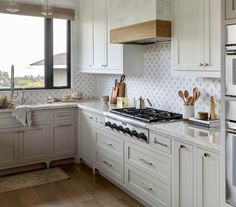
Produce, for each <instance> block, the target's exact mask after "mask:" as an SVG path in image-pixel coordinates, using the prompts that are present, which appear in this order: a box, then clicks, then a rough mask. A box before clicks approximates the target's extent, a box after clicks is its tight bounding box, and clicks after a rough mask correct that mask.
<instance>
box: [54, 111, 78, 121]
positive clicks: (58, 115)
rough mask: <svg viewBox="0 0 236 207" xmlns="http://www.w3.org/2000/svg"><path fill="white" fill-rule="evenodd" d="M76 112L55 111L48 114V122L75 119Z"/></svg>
mask: <svg viewBox="0 0 236 207" xmlns="http://www.w3.org/2000/svg"><path fill="white" fill-rule="evenodd" d="M75 117H76V111H75V110H74V109H66V110H55V111H51V112H50V113H49V120H50V121H59V120H68V119H75Z"/></svg>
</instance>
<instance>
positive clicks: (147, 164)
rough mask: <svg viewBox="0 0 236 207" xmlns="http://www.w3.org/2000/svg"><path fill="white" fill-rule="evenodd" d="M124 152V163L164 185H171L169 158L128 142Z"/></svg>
mask: <svg viewBox="0 0 236 207" xmlns="http://www.w3.org/2000/svg"><path fill="white" fill-rule="evenodd" d="M125 152H126V153H125V161H126V163H129V164H130V165H133V166H134V167H136V168H138V169H140V170H142V171H144V172H146V173H149V174H151V175H153V176H155V178H157V179H158V180H160V181H162V182H164V183H166V184H169V185H170V184H171V160H170V158H168V157H165V156H163V155H160V154H158V153H154V152H150V151H148V150H145V149H144V148H142V147H140V146H138V145H135V144H132V143H129V142H126V143H125Z"/></svg>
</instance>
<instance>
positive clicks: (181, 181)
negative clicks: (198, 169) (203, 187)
mask: <svg viewBox="0 0 236 207" xmlns="http://www.w3.org/2000/svg"><path fill="white" fill-rule="evenodd" d="M173 195H174V204H173V206H175V207H193V206H194V153H193V146H191V145H188V144H185V143H181V142H177V141H175V143H174V189H173Z"/></svg>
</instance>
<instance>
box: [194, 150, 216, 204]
mask: <svg viewBox="0 0 236 207" xmlns="http://www.w3.org/2000/svg"><path fill="white" fill-rule="evenodd" d="M196 163H197V166H196V176H197V179H196V195H197V199H196V202H197V205H196V207H220V200H219V198H220V175H219V173H220V158H219V155H218V154H217V153H213V152H209V151H207V150H204V149H200V148H197V149H196Z"/></svg>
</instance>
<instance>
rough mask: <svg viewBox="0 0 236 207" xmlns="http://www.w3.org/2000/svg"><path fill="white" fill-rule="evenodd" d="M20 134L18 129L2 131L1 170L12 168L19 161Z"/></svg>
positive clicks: (0, 141)
mask: <svg viewBox="0 0 236 207" xmlns="http://www.w3.org/2000/svg"><path fill="white" fill-rule="evenodd" d="M18 139H19V134H18V130H17V129H16V130H15V129H8V130H1V132H0V169H2V168H4V167H7V166H12V165H15V164H17V163H18V161H19V153H18V146H19V142H18Z"/></svg>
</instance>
